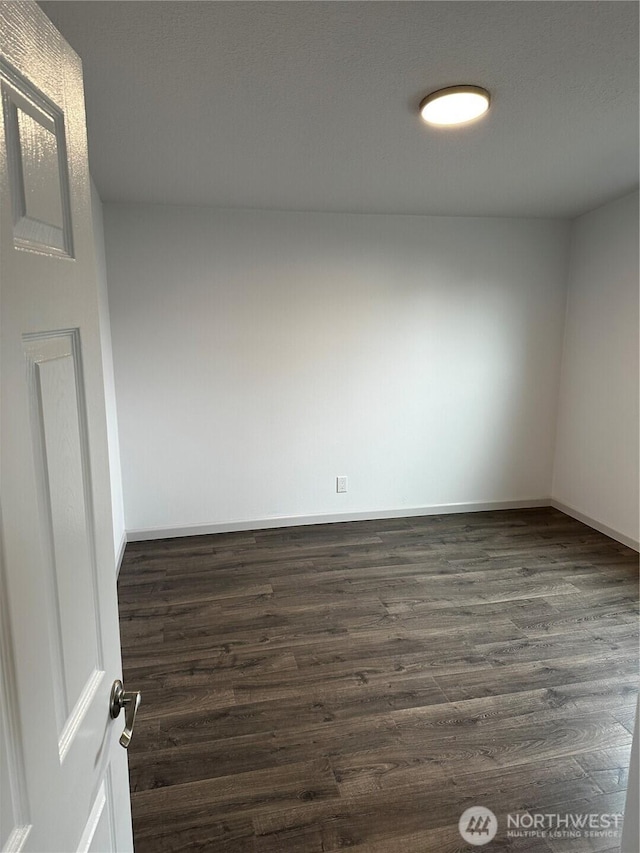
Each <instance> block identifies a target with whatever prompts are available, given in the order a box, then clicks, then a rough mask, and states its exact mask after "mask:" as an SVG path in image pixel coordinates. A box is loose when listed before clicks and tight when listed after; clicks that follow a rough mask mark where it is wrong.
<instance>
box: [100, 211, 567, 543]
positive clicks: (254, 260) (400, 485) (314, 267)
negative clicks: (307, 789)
mask: <svg viewBox="0 0 640 853" xmlns="http://www.w3.org/2000/svg"><path fill="white" fill-rule="evenodd" d="M105 227H106V246H107V263H108V269H109V292H110V307H111V320H112V334H113V347H114V363H115V376H116V388H117V394H118V414H119V421H120V442H121V453H122V465H123V478H124V495H125V514H126V525H127V529H128V531H129V533H130V535H133V536H135V535H144V536H151V535H153V531H154V530H155V531H156V533H158V532H163V531H167V530H176V529H180V528H183V527H185V526H188V525H212V524H219V523H233V522H239V523H240V524H246V526H251V525H252V524H253V523H256V524H258V523H260V522H262V521H264V520H268V519H273V518H274V517H283V518H287V519H290V518H292V517H299V516H305V517H306V516H315V515H322V514H329V515H334V514H338V513H351V514H355V513H358V512H361V513H365V514H366V513H374V512H384V511H387V510H397V511H408V510H411V509H415V508H428V507H431V506H442V505H450V504H458V503H464V504H467V503H475V502H500V501H504V502H514V501H528V500H535V499H545V498H548V496H549V493H550V488H551V476H552V465H553V444H554V435H555V418H556V402H557V393H558V383H559V367H560V357H561V347H562V330H563V321H564V307H565V296H566V294H565V278H566V250H567V243H568V241H567V236H568V225H567V224H566V223H562V222H557V221H547V220H508V219H490V218H481V219H469V218H442V217H412V216H365V215H339V214H312V213H278V212H256V211H231V212H230V211H226V212H225V211H213V210H209V209H203V208H173V207H162V206H119V205H115V206H112V205H106V206H105ZM339 474H346V475H348V477H349V491H348V493H347V494H345V495H338V494H336V491H335V477H336V475H339ZM136 531H137V533H136ZM140 531H146V532H145V533H144V534H140Z"/></svg>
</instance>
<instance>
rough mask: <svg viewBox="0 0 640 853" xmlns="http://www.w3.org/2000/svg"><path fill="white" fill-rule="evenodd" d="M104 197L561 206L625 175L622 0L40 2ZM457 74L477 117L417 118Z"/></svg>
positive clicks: (389, 208)
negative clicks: (80, 69)
mask: <svg viewBox="0 0 640 853" xmlns="http://www.w3.org/2000/svg"><path fill="white" fill-rule="evenodd" d="M41 5H42V6H43V8H44V9H45V11H46V12H47V14H48V15H49V16H50V17H51V19H52V20H53V21H54V23H56V24H57V26H58V27H59V29H60V30H61V31H62V33H63V34H64V35H65V36H66V37H67V39H68V40H69V42H70V43H71V45H72V46H73V47H74V48H75V49H76V51H77V52H78V53H79V54H80V56H81V57H82V59H83V61H84V68H85V82H86V97H87V120H88V127H89V147H90V158H91V168H92V173H93V176H94V179H95V181H96V184H97V186H98V189H99V191H100V194H101V196H102V198H103V200H105V201H118V202H139V201H143V202H156V203H174V204H198V205H214V206H216V207H248V208H276V209H289V210H323V211H352V212H366V213H412V214H452V215H492V216H503V215H509V216H511V215H522V216H560V217H572V216H575V215H578V214H580V213H583V212H584V211H586V210H589V209H591V208H593V207H595V206H597V205H599V204H600V203H602V202H604V201H607V200H609V199H611V198H614V197H616V196H618V195H621V194H623V193H624V192H626V191H629V190H631V189H633V188H634V187H635V186H636V185H637V183H638V4H637V3H635V2H609V0H605V2H513V0H512V2H484V0H480V2H398V0H392V2H43V3H41ZM456 83H474V84H478V85H481V86H484V87H486V88H488V89H489V90H490V91H491V93H492V95H493V103H492V106H491V109H490V111H489V113H488V114H487V115H486V116H485V117H484V118H483V119H481V120H480V121H478V122H477V123H475V124H470V125H467V126H466V127H463V128H459V129H457V130H452V129H433V128H429V127H428V126H426V125H424V124H423V123H422V122H421V120H420V118H419V117H418V113H417V107H418V104H419V102H420V100H421V98H422V97H423V96H424V95H425V94H427V93H428V92H430V91H432V90H434V89H438V88H441V87H443V86H447V85H452V84H456Z"/></svg>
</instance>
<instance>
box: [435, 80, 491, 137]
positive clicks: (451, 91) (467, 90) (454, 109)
mask: <svg viewBox="0 0 640 853" xmlns="http://www.w3.org/2000/svg"><path fill="white" fill-rule="evenodd" d="M489 101H490V97H489V93H488V92H487V90H486V89H482V88H480V86H449V87H448V88H446V89H438V91H437V92H432V93H431V94H430V95H427V97H426V98H423V100H422V101H421V103H420V115H421V116H422V118H423V119H424V120H425V121H426V122H427V123H428V124H437V125H440V126H442V127H446V126H451V125H455V124H465V123H466V122H468V121H473V119H476V118H479V117H480V116H481V115H483V114H484V113H486V111H487V110H488V109H489Z"/></svg>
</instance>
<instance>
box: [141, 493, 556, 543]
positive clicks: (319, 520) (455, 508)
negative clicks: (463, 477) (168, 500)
mask: <svg viewBox="0 0 640 853" xmlns="http://www.w3.org/2000/svg"><path fill="white" fill-rule="evenodd" d="M541 506H549V499H548V498H532V499H531V500H517V501H479V502H476V503H454V504H440V505H437V506H423V507H409V508H405V509H382V510H365V511H363V512H340V513H319V514H317V515H280V516H274V517H273V518H256V519H252V520H250V521H222V522H218V523H214V524H189V525H186V526H184V527H147V528H141V529H139V530H127V541H128V542H142V541H145V540H148V539H173V538H175V537H177V536H202V535H205V534H209V533H233V532H237V531H242V530H267V529H269V528H272V527H298V526H300V525H303V524H337V523H339V522H341V521H371V520H373V519H376V518H405V517H406V518H409V517H411V516H417V515H448V514H451V513H459V512H487V511H491V510H497V509H529V508H533V507H541Z"/></svg>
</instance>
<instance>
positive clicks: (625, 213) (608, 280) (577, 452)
mask: <svg viewBox="0 0 640 853" xmlns="http://www.w3.org/2000/svg"><path fill="white" fill-rule="evenodd" d="M638 345H639V342H638V193H633V194H631V195H628V196H625V197H624V198H622V199H618V200H617V201H614V202H612V203H611V204H607V205H604V206H603V207H600V208H598V209H597V210H594V211H592V212H591V213H588V214H586V215H584V216H581V217H580V218H579V219H577V220H575V222H574V223H573V229H572V239H571V255H570V269H569V290H568V302H567V318H566V332H565V346H564V355H563V366H562V385H561V392H560V404H559V414H558V438H557V446H556V463H555V471H554V478H553V497H554V498H555V499H556V500H557V501H558V502H560V503H561V504H563V505H564V506H566V507H568V508H569V509H571V510H573V511H576V513H577V514H579V517H584V518H585V519H591V520H593V521H595V522H596V523H597V524H598V525H599V526H600V527H603V528H605V529H608V530H610V531H612V532H614V533H617V534H622V537H623V540H624V539H628V540H630V541H631V542H635V543H637V541H638V539H639V538H640V536H639V531H638V524H639V520H638Z"/></svg>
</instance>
